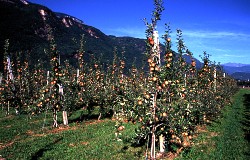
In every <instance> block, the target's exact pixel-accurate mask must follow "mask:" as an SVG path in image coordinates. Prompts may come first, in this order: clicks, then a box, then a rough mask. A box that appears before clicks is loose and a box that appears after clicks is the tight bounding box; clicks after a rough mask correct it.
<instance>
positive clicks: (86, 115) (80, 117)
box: [69, 110, 114, 123]
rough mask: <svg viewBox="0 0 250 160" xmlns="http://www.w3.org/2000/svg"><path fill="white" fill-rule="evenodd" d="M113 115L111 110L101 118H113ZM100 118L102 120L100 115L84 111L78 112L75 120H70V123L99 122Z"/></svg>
mask: <svg viewBox="0 0 250 160" xmlns="http://www.w3.org/2000/svg"><path fill="white" fill-rule="evenodd" d="M113 114H114V113H113V111H112V110H110V111H108V112H107V113H105V114H101V118H111V117H112V116H113ZM98 118H100V114H98V113H91V112H86V111H84V110H82V111H78V113H77V114H76V115H75V116H74V117H73V118H70V119H69V123H74V122H82V121H86V120H97V119H98Z"/></svg>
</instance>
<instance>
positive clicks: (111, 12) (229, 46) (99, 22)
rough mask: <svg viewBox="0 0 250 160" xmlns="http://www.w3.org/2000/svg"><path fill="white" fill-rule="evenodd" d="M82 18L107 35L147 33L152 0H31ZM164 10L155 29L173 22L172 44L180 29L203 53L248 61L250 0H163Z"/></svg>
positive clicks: (219, 58)
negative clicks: (144, 20) (145, 19)
mask: <svg viewBox="0 0 250 160" xmlns="http://www.w3.org/2000/svg"><path fill="white" fill-rule="evenodd" d="M29 1H30V2H34V3H38V4H42V5H44V6H47V7H48V8H50V9H51V10H52V11H56V12H63V13H66V14H69V15H72V16H75V17H76V18H79V19H81V20H83V22H84V23H85V24H87V25H91V26H93V27H96V28H98V29H100V30H101V31H102V32H104V33H105V34H108V35H115V36H131V37H138V38H145V25H144V22H143V19H144V18H147V19H148V20H150V18H151V13H152V11H153V8H154V5H153V2H154V1H153V0H29ZM163 1H164V7H165V10H164V11H163V15H162V20H161V21H160V23H158V26H157V29H158V30H159V33H160V34H161V35H162V34H163V33H164V31H165V29H164V28H165V26H164V24H165V23H170V27H171V29H172V34H171V36H172V39H173V46H174V48H173V49H174V50H176V45H175V44H176V41H175V39H176V36H175V35H176V29H181V30H182V31H183V38H184V41H185V44H186V46H187V47H188V48H189V50H191V52H193V54H194V56H195V57H196V58H198V59H199V55H202V54H203V51H206V52H207V53H209V54H211V55H212V56H211V60H213V61H216V62H221V63H228V62H234V63H247V64H250V0H163Z"/></svg>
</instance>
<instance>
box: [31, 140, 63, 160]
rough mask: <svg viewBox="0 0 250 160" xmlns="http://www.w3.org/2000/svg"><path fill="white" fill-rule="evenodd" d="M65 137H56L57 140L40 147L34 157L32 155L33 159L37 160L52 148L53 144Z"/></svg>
mask: <svg viewBox="0 0 250 160" xmlns="http://www.w3.org/2000/svg"><path fill="white" fill-rule="evenodd" d="M62 139H63V138H62V137H61V138H58V139H56V140H55V141H53V142H52V143H50V144H48V145H46V146H45V147H44V148H41V149H39V150H38V151H37V152H36V153H35V154H34V155H33V156H32V157H31V160H37V159H39V158H41V157H42V156H43V154H44V153H45V152H46V151H49V150H52V149H53V146H54V145H55V144H56V143H58V142H60V141H61V140H62Z"/></svg>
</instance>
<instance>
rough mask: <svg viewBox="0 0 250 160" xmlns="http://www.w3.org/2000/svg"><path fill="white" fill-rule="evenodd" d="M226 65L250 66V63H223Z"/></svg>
mask: <svg viewBox="0 0 250 160" xmlns="http://www.w3.org/2000/svg"><path fill="white" fill-rule="evenodd" d="M223 66H225V67H244V66H250V64H242V63H231V62H230V63H225V64H223Z"/></svg>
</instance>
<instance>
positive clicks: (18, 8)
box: [0, 0, 146, 68]
mask: <svg viewBox="0 0 250 160" xmlns="http://www.w3.org/2000/svg"><path fill="white" fill-rule="evenodd" d="M0 22H1V23H0V35H1V36H0V53H1V56H0V58H1V62H2V58H3V55H2V53H3V49H4V47H3V46H4V42H5V40H6V39H9V43H10V45H9V50H10V52H12V53H15V52H20V51H23V54H26V53H30V57H31V58H32V61H31V62H34V63H36V61H37V60H38V59H39V58H40V59H42V60H43V61H45V62H47V63H48V62H49V58H48V55H47V54H45V53H44V50H46V49H49V39H50V38H51V34H50V33H52V36H53V37H54V39H55V42H56V44H57V48H58V50H59V52H60V54H61V59H62V61H63V60H65V59H69V60H70V61H71V62H72V64H74V62H76V58H75V55H76V52H77V50H79V48H80V39H81V36H82V35H83V34H84V41H85V42H86V43H85V46H84V50H85V51H86V54H87V55H92V54H93V55H95V57H96V58H99V59H101V61H102V62H107V61H112V60H113V55H114V47H116V48H117V54H118V56H120V55H121V53H122V52H124V56H125V58H126V61H127V64H128V66H130V65H131V64H132V63H133V62H134V60H135V59H136V60H137V62H138V63H141V62H142V60H143V59H145V56H144V55H143V52H144V51H145V49H146V45H145V40H144V39H139V38H132V37H115V36H108V35H105V34H104V33H103V32H101V31H100V30H99V29H97V28H94V27H92V26H89V25H86V24H84V23H83V21H82V20H79V19H77V18H76V17H73V16H70V15H67V14H64V13H55V12H53V11H52V10H50V9H49V8H47V7H45V6H42V5H38V4H33V3H30V2H28V1H25V0H0ZM101 56H102V57H101ZM88 57H90V56H88ZM139 66H140V64H139ZM1 68H2V64H1Z"/></svg>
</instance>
